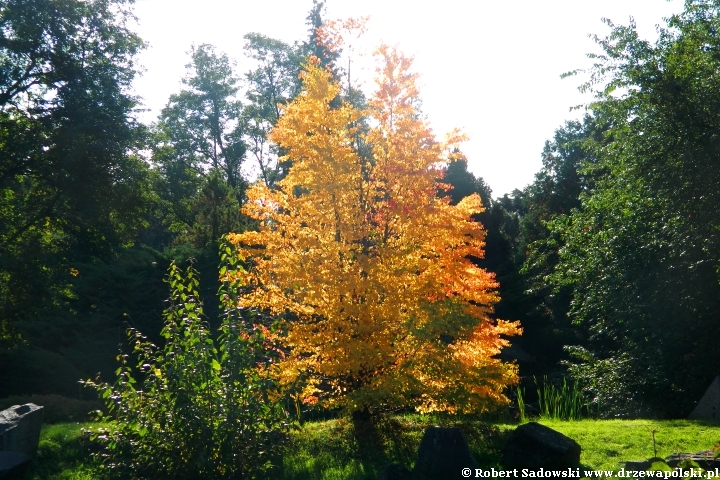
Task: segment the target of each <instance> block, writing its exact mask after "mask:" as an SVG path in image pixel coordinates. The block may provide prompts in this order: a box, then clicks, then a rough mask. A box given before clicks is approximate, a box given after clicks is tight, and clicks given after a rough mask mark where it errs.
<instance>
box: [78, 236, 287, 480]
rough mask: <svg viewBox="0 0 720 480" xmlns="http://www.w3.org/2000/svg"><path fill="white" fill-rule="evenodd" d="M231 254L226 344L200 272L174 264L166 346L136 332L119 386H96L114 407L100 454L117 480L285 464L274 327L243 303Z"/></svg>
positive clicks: (235, 474)
mask: <svg viewBox="0 0 720 480" xmlns="http://www.w3.org/2000/svg"><path fill="white" fill-rule="evenodd" d="M224 251H225V248H224V247H223V249H222V250H221V253H223V254H222V258H223V262H224V265H223V266H222V271H223V273H224V274H225V275H226V276H225V277H224V278H226V281H225V282H224V283H223V286H222V288H221V291H220V298H221V301H222V303H223V305H224V307H225V314H224V318H223V320H222V321H221V326H220V330H219V335H218V337H217V340H215V339H214V338H213V335H212V333H211V331H210V329H209V328H208V326H207V323H206V319H205V317H204V315H203V307H202V303H201V302H200V299H199V298H198V285H199V281H198V272H197V271H195V270H194V269H192V268H188V269H187V270H186V271H185V272H184V273H183V272H182V271H181V270H180V269H179V268H178V267H177V266H175V265H174V264H173V265H171V267H170V269H169V271H168V277H167V282H168V283H169V284H170V288H171V297H170V301H169V305H168V307H167V309H166V310H165V325H164V327H163V329H162V337H163V338H164V345H163V346H162V347H161V348H158V347H156V346H155V345H154V344H152V343H151V342H149V341H148V340H147V338H146V337H144V336H142V334H141V333H140V332H138V331H136V330H133V329H131V330H129V336H130V340H131V341H132V343H133V344H134V352H133V353H134V355H133V356H132V357H131V356H128V355H120V356H118V359H119V360H120V367H119V368H118V370H117V377H118V380H117V382H115V384H114V385H109V384H102V383H94V382H90V381H88V382H86V384H87V385H89V386H90V387H93V388H95V389H97V391H98V392H99V393H100V394H101V397H102V398H103V399H104V401H105V404H106V405H107V408H108V410H109V411H110V418H111V422H112V423H111V427H110V428H109V429H107V430H105V431H103V432H102V433H101V434H100V436H99V437H98V439H99V441H100V443H101V445H102V446H103V451H102V453H101V454H100V456H99V458H100V460H101V462H102V465H103V466H104V467H105V468H106V472H107V473H108V474H109V475H111V476H113V477H115V478H130V477H132V478H158V479H159V478H168V479H197V478H207V479H226V478H227V479H229V478H258V477H259V476H261V475H262V474H263V473H267V472H269V471H276V470H277V468H278V466H279V461H280V456H279V453H280V451H281V448H282V447H283V443H284V438H285V436H284V433H285V432H286V431H287V428H288V426H289V425H288V423H287V421H286V420H287V419H286V415H285V412H284V410H283V409H282V407H281V405H280V404H279V403H278V402H277V401H276V400H277V398H276V397H272V394H273V390H274V388H273V387H274V384H273V382H272V381H271V380H270V379H269V376H268V373H267V372H265V371H263V370H262V369H261V368H258V367H257V366H256V364H257V363H260V364H261V365H262V364H264V362H265V361H266V360H267V359H268V358H269V357H271V352H270V351H269V350H268V348H267V345H266V342H265V333H264V332H265V330H264V329H263V328H262V327H261V326H259V325H254V322H253V317H252V316H251V315H249V314H247V313H246V312H241V311H240V310H239V309H238V307H237V292H238V290H239V289H240V287H241V285H240V284H239V282H238V281H237V280H232V278H235V277H236V276H237V274H238V273H239V272H240V271H242V268H241V267H239V265H237V263H236V262H237V261H236V260H235V258H234V255H232V254H230V255H228V254H227V253H225V252H224ZM134 359H136V367H134V366H133V365H132V364H133V363H135V361H134Z"/></svg>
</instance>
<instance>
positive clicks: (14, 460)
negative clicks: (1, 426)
mask: <svg viewBox="0 0 720 480" xmlns="http://www.w3.org/2000/svg"><path fill="white" fill-rule="evenodd" d="M28 465H30V457H28V456H27V455H25V454H24V453H20V452H0V479H2V480H6V479H11V478H20V477H21V476H23V475H24V474H25V471H26V470H27V468H28Z"/></svg>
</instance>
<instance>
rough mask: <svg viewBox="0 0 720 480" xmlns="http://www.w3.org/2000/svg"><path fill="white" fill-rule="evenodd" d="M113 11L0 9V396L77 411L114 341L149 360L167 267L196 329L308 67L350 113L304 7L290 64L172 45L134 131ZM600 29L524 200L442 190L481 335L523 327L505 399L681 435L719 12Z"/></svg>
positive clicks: (718, 121)
mask: <svg viewBox="0 0 720 480" xmlns="http://www.w3.org/2000/svg"><path fill="white" fill-rule="evenodd" d="M131 7H132V1H126V0H92V1H81V0H68V1H65V2H48V1H45V0H5V1H2V2H0V26H1V28H0V50H1V53H0V398H2V397H6V396H10V395H21V394H31V393H35V394H51V393H53V394H61V395H64V396H68V397H75V398H92V396H93V395H94V393H93V392H90V391H84V390H82V389H81V387H80V385H79V384H78V380H79V379H81V378H85V379H86V378H90V377H93V378H94V377H95V376H96V374H98V373H100V374H101V377H102V378H103V379H104V380H106V381H107V380H111V378H112V375H113V372H114V371H115V368H116V358H115V357H116V355H117V352H118V346H119V345H120V344H121V343H123V342H125V341H126V333H125V332H126V329H127V328H128V327H132V328H136V329H138V330H140V331H142V332H143V333H144V334H146V335H147V336H148V337H149V338H150V339H151V340H152V341H154V342H156V343H161V341H160V340H161V339H160V331H161V328H162V311H163V308H164V300H165V299H166V298H167V296H168V293H169V289H168V286H167V285H166V284H165V283H164V282H163V278H164V276H165V275H166V271H167V268H168V266H169V265H170V263H171V262H172V261H175V262H177V263H179V264H187V263H188V262H192V263H193V264H194V266H195V268H196V269H198V270H199V272H200V277H201V282H200V285H201V288H202V290H203V291H202V292H201V296H202V298H203V299H204V301H205V304H204V312H205V314H206V315H207V318H208V319H209V322H210V325H211V327H217V326H218V324H217V320H216V319H218V318H219V311H220V309H221V307H220V306H219V304H218V302H217V300H213V299H214V298H215V293H216V292H217V290H218V288H219V287H220V283H219V280H218V264H219V263H220V258H219V257H218V253H217V252H218V242H219V240H220V238H221V236H222V235H224V234H226V233H228V232H236V233H242V232H245V231H247V230H249V229H253V228H255V226H256V225H255V224H254V222H255V221H254V220H252V219H251V218H248V217H246V216H244V215H243V214H241V213H240V208H241V207H242V206H243V205H244V202H246V200H247V197H246V192H247V190H248V188H249V186H250V184H251V183H252V182H255V181H257V182H262V183H263V184H264V185H265V186H266V187H267V188H268V189H274V188H276V186H277V184H278V182H279V181H281V180H282V179H283V178H285V177H286V175H287V173H288V170H289V168H290V163H288V162H278V160H277V159H278V157H279V156H281V155H283V154H284V153H285V152H282V151H280V150H279V148H278V147H277V146H276V145H275V144H273V143H272V142H270V140H269V139H268V134H269V132H270V130H271V129H272V128H273V126H275V124H276V123H277V122H278V119H279V118H280V115H281V106H283V105H286V104H288V103H289V102H290V101H291V100H292V99H294V98H295V97H296V96H297V95H298V94H299V92H300V89H301V84H300V81H299V74H300V71H301V69H302V66H303V65H304V64H305V62H306V61H307V59H308V58H309V56H310V55H314V56H315V57H317V58H318V59H319V60H320V62H321V65H323V66H328V67H331V68H332V71H333V75H334V76H335V78H337V79H338V81H339V83H340V85H343V90H342V92H341V94H340V96H341V97H342V99H343V100H345V101H346V102H348V103H349V104H352V105H354V106H357V107H358V108H363V107H365V106H366V99H365V97H364V94H363V92H362V91H360V90H359V89H354V88H353V87H352V84H351V83H350V81H349V79H348V77H349V72H348V71H347V70H345V69H343V68H341V67H339V66H337V65H335V63H334V61H335V60H336V58H337V53H336V52H333V51H331V50H329V49H327V48H326V47H325V46H323V44H322V43H318V41H317V40H318V39H317V27H319V26H321V25H322V24H323V18H322V15H323V2H320V1H316V2H315V3H314V5H313V8H312V10H311V11H310V13H309V15H308V17H307V18H306V19H305V21H306V24H307V26H308V35H307V37H306V38H304V39H299V40H298V41H297V42H295V43H294V44H287V43H284V42H282V41H279V40H275V39H272V38H268V37H266V36H264V35H262V34H261V33H251V34H247V35H245V36H244V42H245V52H246V55H247V58H248V59H249V60H251V61H252V62H251V63H252V65H253V68H252V69H250V70H248V69H247V68H246V67H243V64H242V62H241V64H240V65H237V64H236V63H235V62H234V61H232V60H231V59H230V58H228V57H227V56H226V55H225V54H224V53H223V52H220V51H217V49H215V48H214V47H213V46H212V45H206V44H202V45H194V46H193V47H192V48H191V50H190V52H189V59H188V65H187V73H186V76H185V77H184V78H183V80H182V83H183V88H182V90H181V91H179V92H178V93H176V94H174V95H172V96H171V97H170V98H169V99H168V101H167V106H166V107H165V109H164V110H163V111H162V113H161V114H160V116H159V118H158V119H157V121H156V122H154V123H152V124H150V125H146V124H142V123H140V122H139V121H137V119H136V116H137V111H138V109H139V108H141V104H140V103H139V100H138V99H136V98H134V97H133V96H132V95H130V94H129V91H130V85H131V82H132V80H133V77H134V76H135V75H136V73H137V65H135V63H134V58H135V55H136V54H137V53H138V52H139V51H140V50H141V49H142V48H144V46H145V45H144V43H143V41H142V39H140V38H138V36H137V35H135V34H134V33H133V32H132V31H130V30H128V29H127V26H126V21H127V19H128V18H129V16H130V15H131ZM298 21H302V20H301V19H298ZM609 26H610V27H611V34H610V35H609V36H608V37H606V38H596V41H597V43H598V45H599V46H600V47H601V48H602V50H603V53H602V54H601V55H597V56H595V66H594V68H593V70H592V72H591V75H590V77H589V78H590V80H589V81H588V82H587V83H586V84H585V85H583V87H582V88H583V89H585V90H586V91H588V92H591V93H593V94H594V101H593V102H592V103H591V104H590V105H588V106H587V114H586V116H585V117H584V119H583V120H582V121H569V122H567V123H565V124H564V125H561V126H559V127H558V129H557V130H556V132H555V135H554V137H553V138H552V139H550V140H548V141H547V142H546V144H545V146H544V148H543V149H542V151H541V155H542V161H543V168H542V170H541V171H539V172H538V173H537V174H536V176H535V181H534V182H533V183H531V184H530V185H528V186H526V187H525V188H524V189H522V190H515V191H514V192H513V193H512V194H510V195H504V196H503V197H499V198H492V192H491V191H490V188H489V187H488V186H487V184H486V183H485V182H484V181H483V179H482V178H479V177H476V176H474V175H473V174H472V173H470V172H469V171H468V169H467V163H466V161H464V160H458V161H455V162H454V163H451V164H450V165H449V166H448V168H447V171H446V172H445V177H444V182H445V183H448V184H450V185H452V186H453V189H452V190H450V191H449V192H445V193H442V194H443V195H450V197H451V202H452V203H457V202H459V201H460V199H462V198H464V197H466V196H468V195H470V194H472V193H477V194H479V196H480V197H481V199H482V203H483V205H485V207H486V210H485V212H483V213H480V214H478V215H476V219H477V220H478V221H479V222H481V223H482V225H483V226H484V228H485V229H486V231H487V237H486V247H485V255H484V258H474V259H473V261H474V262H475V263H476V264H477V265H478V266H480V267H482V268H485V269H487V270H488V271H489V272H494V273H495V274H496V279H497V280H498V281H499V283H500V287H499V294H500V297H501V301H500V302H499V303H498V304H497V305H496V306H495V316H496V317H497V318H501V319H507V320H520V323H521V325H522V327H523V329H524V333H523V335H522V336H520V337H515V338H513V341H512V343H513V347H511V348H509V349H506V350H505V351H504V352H503V354H502V355H503V358H504V359H507V360H511V359H514V360H517V362H518V363H519V365H520V374H521V376H522V377H523V379H524V381H529V382H530V384H532V376H533V375H534V376H536V377H538V378H540V377H543V376H545V375H547V376H549V378H551V379H560V378H563V377H565V376H569V377H570V378H571V379H572V380H576V381H578V382H579V385H580V386H581V387H582V389H583V392H584V395H585V400H586V401H587V402H589V403H591V404H592V405H593V410H595V411H599V412H601V414H602V415H605V416H628V417H630V416H648V415H649V416H656V417H680V416H686V415H687V414H688V413H689V411H690V410H691V409H692V407H693V405H694V403H695V402H696V401H697V399H699V398H700V396H701V395H702V393H703V392H704V390H705V388H706V387H707V385H708V384H709V383H710V381H711V380H712V379H713V378H714V377H715V376H716V375H717V374H718V373H719V372H718V365H720V349H718V348H716V346H715V339H716V338H718V335H719V334H720V322H719V320H718V319H719V317H718V315H719V314H720V277H719V272H720V270H719V269H720V213H719V212H720V209H719V208H718V205H720V203H719V200H720V199H719V198H718V196H719V195H720V74H719V73H718V72H720V34H719V33H718V32H719V31H720V2H717V1H712V0H688V1H687V2H686V8H685V11H684V12H683V13H682V14H680V15H677V16H674V17H672V18H670V19H669V20H668V22H667V25H665V26H663V27H662V28H661V29H660V30H659V33H658V37H657V39H656V40H655V41H654V42H648V41H645V40H642V39H640V38H639V37H638V35H637V33H636V30H635V28H634V25H632V24H630V25H625V26H620V25H612V24H610V25H609ZM248 171H254V172H256V173H257V177H258V179H257V180H255V178H254V177H252V178H251V177H250V175H249V174H248V173H247V172H248ZM213 322H215V323H213Z"/></svg>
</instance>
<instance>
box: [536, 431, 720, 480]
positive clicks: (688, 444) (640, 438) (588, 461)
mask: <svg viewBox="0 0 720 480" xmlns="http://www.w3.org/2000/svg"><path fill="white" fill-rule="evenodd" d="M541 423H542V424H543V425H547V426H548V427H550V428H553V429H555V430H557V431H558V432H561V433H563V434H565V435H567V436H568V437H570V438H572V439H573V440H575V441H576V442H578V443H579V444H580V446H581V447H582V454H581V456H580V462H581V463H582V464H583V465H587V466H591V467H592V468H594V469H600V470H614V471H618V470H620V468H621V467H622V465H620V463H619V462H624V461H626V460H643V459H648V458H651V457H652V456H653V438H652V431H653V430H655V440H656V447H657V454H658V456H659V457H663V458H664V457H667V456H668V455H670V454H673V453H692V452H699V451H702V450H709V449H711V448H712V447H713V446H715V445H716V444H717V443H718V442H720V424H717V423H707V422H702V421H696V420H581V421H577V422H561V421H549V420H547V421H546V420H543V421H542V422H541Z"/></svg>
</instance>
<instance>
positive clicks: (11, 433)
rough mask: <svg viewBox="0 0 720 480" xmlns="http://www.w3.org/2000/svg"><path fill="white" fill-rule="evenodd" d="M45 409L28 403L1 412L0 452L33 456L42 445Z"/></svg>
mask: <svg viewBox="0 0 720 480" xmlns="http://www.w3.org/2000/svg"><path fill="white" fill-rule="evenodd" d="M42 421H43V407H41V406H38V405H35V404H34V403H28V404H26V405H22V406H20V405H15V406H12V407H10V408H8V409H7V410H3V411H1V412H0V451H3V452H20V453H24V454H25V455H27V456H28V457H30V456H32V455H33V454H34V453H35V451H36V450H37V447H38V443H40V429H41V428H42Z"/></svg>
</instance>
